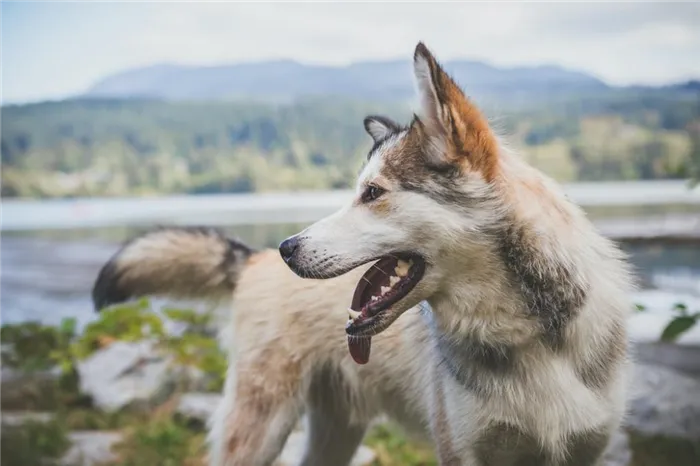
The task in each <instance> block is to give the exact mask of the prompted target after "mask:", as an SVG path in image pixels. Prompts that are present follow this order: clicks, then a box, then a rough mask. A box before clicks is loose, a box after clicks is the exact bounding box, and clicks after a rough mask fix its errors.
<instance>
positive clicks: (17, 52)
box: [3, 2, 700, 100]
mask: <svg viewBox="0 0 700 466" xmlns="http://www.w3.org/2000/svg"><path fill="white" fill-rule="evenodd" d="M8 5H12V7H10V6H8ZM698 25H700V5H699V4H697V3H695V4H690V3H664V4H659V3H656V4H655V3H590V2H589V3H565V2H559V3H523V2H508V3H500V2H491V3H434V4H428V3H376V4H375V3H338V2H331V3H323V4H319V3H294V4H291V3H203V2H200V3H91V4H89V5H88V4H85V3H50V4H48V3H33V4H6V3H5V4H3V94H4V98H5V99H6V100H29V99H37V98H45V97H62V96H65V95H69V94H72V93H78V92H81V91H82V90H83V89H85V88H86V87H88V86H89V85H90V84H92V83H93V82H95V81H96V80H98V79H99V78H101V77H103V76H105V75H107V74H110V73H113V72H116V71H119V70H123V69H125V68H132V67H137V66H145V65H149V64H154V63H163V62H176V63H184V64H203V65H211V64H217V63H230V62H237V61H260V60H267V59H281V58H291V59H295V60H298V61H301V62H305V63H312V64H314V63H315V64H320V63H322V64H335V65H343V64H347V63H350V62H353V61H359V60H377V59H396V58H398V59H404V60H408V59H409V57H410V55H411V53H412V50H413V46H414V45H415V43H416V42H417V41H418V40H424V41H426V43H427V44H428V45H429V46H430V47H431V48H432V49H433V50H434V51H435V52H436V54H437V55H438V56H439V58H440V59H441V60H447V59H454V58H470V59H483V60H487V61H489V62H491V63H494V64H498V65H536V64H543V63H549V64H560V65H563V66H567V67H570V68H574V69H579V70H583V71H587V72H589V73H592V74H594V75H596V76H599V77H601V78H603V79H605V80H607V81H608V82H611V83H614V84H628V83H650V84H658V83H664V82H669V81H676V80H682V79H689V78H692V77H696V78H697V77H698V76H700V60H698V59H697V57H699V56H700V32H699V31H700V27H698Z"/></svg>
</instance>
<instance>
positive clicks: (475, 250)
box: [94, 44, 632, 466]
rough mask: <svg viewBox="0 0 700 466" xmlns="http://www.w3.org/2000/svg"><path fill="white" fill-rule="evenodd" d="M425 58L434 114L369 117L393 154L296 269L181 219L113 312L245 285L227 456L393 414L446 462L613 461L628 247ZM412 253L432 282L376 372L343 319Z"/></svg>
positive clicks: (343, 439)
mask: <svg viewBox="0 0 700 466" xmlns="http://www.w3.org/2000/svg"><path fill="white" fill-rule="evenodd" d="M414 69H415V74H416V80H417V84H418V91H419V95H420V97H421V114H420V115H419V116H416V117H415V118H414V119H413V121H412V122H411V124H410V125H409V126H407V127H403V126H400V125H398V124H397V123H394V122H392V121H391V120H389V119H387V118H383V117H370V118H368V119H367V120H366V121H365V127H366V129H367V131H368V133H369V134H370V135H371V136H372V138H373V140H374V147H373V148H372V150H371V151H370V154H369V156H368V162H367V164H366V166H365V168H364V169H363V171H362V174H361V175H360V178H359V181H358V185H357V197H356V199H355V200H353V202H352V203H351V204H349V205H348V206H346V207H345V208H343V209H341V210H340V211H339V212H338V213H336V214H334V215H332V216H330V217H328V218H326V219H323V220H321V221H319V222H317V223H315V224H313V225H311V226H310V227H309V228H307V229H306V230H304V231H303V232H302V233H300V234H299V235H297V237H296V241H297V247H296V249H295V251H294V254H293V256H292V257H289V258H288V259H289V261H288V264H285V263H284V262H283V261H282V259H281V258H280V256H279V254H278V252H277V251H261V252H256V251H252V250H250V249H248V248H247V247H245V246H243V245H241V244H240V243H237V242H235V241H231V240H228V239H226V238H225V237H224V236H222V235H221V234H219V233H217V232H216V231H214V230H208V229H163V230H157V231H154V232H152V233H149V234H147V235H145V236H142V237H140V238H137V239H135V240H133V241H131V242H130V243H128V244H127V245H126V246H125V247H124V248H123V249H122V250H121V251H120V252H118V253H117V254H116V255H115V256H114V257H113V258H112V259H111V260H110V262H109V263H108V264H107V265H106V266H105V267H104V269H103V270H102V272H101V273H100V276H99V277H98V280H97V283H96V285H95V293H94V298H95V302H96V303H97V305H98V307H102V306H105V305H108V304H111V303H113V302H119V301H123V300H125V299H128V298H130V297H132V296H138V295H144V294H168V295H174V296H179V297H207V296H223V295H226V294H227V293H232V294H233V309H234V312H233V315H232V329H231V330H230V332H232V334H231V336H232V338H231V339H232V340H233V345H232V348H231V351H230V358H231V359H230V366H229V372H228V376H227V381H226V387H225V393H224V394H225V397H224V401H223V404H222V406H221V407H220V409H219V410H218V411H217V413H216V415H215V417H214V419H213V421H212V428H211V434H210V438H211V441H212V443H211V444H212V449H211V462H212V464H213V465H222V464H225V465H256V464H260V465H264V464H270V463H271V462H272V461H273V460H274V458H275V457H276V456H277V455H278V453H279V452H280V450H281V448H282V446H283V445H284V442H285V440H286V438H287V436H288V434H289V433H290V431H291V430H292V428H293V426H294V425H295V424H296V422H297V420H298V419H299V418H300V416H301V415H302V413H306V414H307V415H308V420H309V425H310V430H309V434H310V436H309V443H308V448H307V452H306V456H305V458H304V459H303V461H302V464H304V465H342V464H347V463H348V461H349V460H350V458H351V457H352V455H353V453H354V451H355V449H356V447H357V446H358V444H359V443H360V442H361V439H362V436H363V434H364V432H365V429H366V427H367V425H368V423H369V422H370V421H371V420H372V419H374V418H375V417H376V416H378V415H380V414H386V415H388V416H389V417H390V418H393V419H395V420H396V421H398V422H399V423H400V424H401V425H403V426H404V427H405V428H406V429H407V430H409V431H412V432H416V433H418V434H420V433H426V434H427V435H428V436H429V437H430V438H431V439H432V440H433V442H434V445H435V448H436V452H437V456H438V458H439V460H440V463H441V464H445V465H447V464H449V465H498V466H501V465H503V466H507V465H567V466H574V465H576V466H578V465H594V464H599V462H600V460H601V455H602V452H603V451H604V449H605V447H606V445H607V442H608V438H609V436H610V434H611V432H612V431H613V430H614V429H615V428H616V427H617V426H618V425H619V423H620V420H621V417H622V416H623V412H624V406H625V380H626V367H627V338H626V331H625V319H626V315H627V313H628V312H629V310H630V309H631V305H630V302H629V301H628V296H629V292H630V291H631V290H632V284H631V277H630V275H629V272H628V269H627V265H626V263H625V260H624V257H623V256H622V254H621V253H620V252H619V250H618V249H617V248H616V247H614V246H613V245H612V244H611V243H610V242H609V241H608V240H606V239H604V238H603V237H602V236H600V235H599V234H598V233H597V232H596V231H595V229H594V228H593V226H592V225H591V223H590V222H589V221H588V220H587V219H586V217H585V215H584V214H583V213H582V211H581V210H580V209H578V208H577V207H576V206H575V205H573V204H572V203H570V202H569V201H568V200H567V199H566V197H565V196H564V195H563V194H562V193H561V192H560V190H559V189H558V187H557V186H556V185H555V184H554V183H553V182H552V181H550V180H549V179H548V178H546V177H545V176H543V175H542V174H540V173H539V172H537V171H536V170H535V169H533V168H531V167H529V166H528V165H526V164H525V163H524V162H522V161H521V160H520V159H519V158H517V157H516V156H515V155H514V154H511V153H510V152H509V151H508V150H506V149H505V148H504V147H503V145H502V144H501V143H500V141H499V140H498V139H497V137H496V136H495V135H494V134H493V132H492V130H491V128H490V127H489V125H488V122H487V121H486V119H485V118H484V117H483V116H482V115H481V113H480V112H479V110H478V109H477V108H476V107H475V106H474V104H473V103H472V102H470V101H469V100H468V99H467V98H466V97H465V95H464V94H463V93H462V90H461V89H460V88H459V87H458V86H457V84H456V83H455V82H454V81H453V80H452V79H451V78H450V77H449V76H448V75H447V74H446V73H445V72H444V70H443V69H442V68H441V66H440V65H439V64H438V62H437V61H436V60H435V58H434V57H433V56H432V54H431V53H430V52H429V51H428V49H427V48H426V47H425V46H424V45H422V44H419V45H418V47H417V48H416V52H415V56H414ZM368 186H375V187H377V188H378V190H377V191H375V193H379V195H378V196H374V197H373V198H371V199H368V198H367V196H366V195H365V194H366V190H367V189H368ZM403 251H410V252H413V253H417V254H420V255H421V257H423V258H425V261H426V263H427V268H426V272H425V275H424V276H423V279H422V280H421V281H420V282H419V283H418V285H417V286H416V287H415V288H414V289H413V290H412V291H411V292H410V293H409V294H408V295H407V296H406V297H405V298H403V299H402V300H401V301H399V302H398V303H396V304H395V305H394V306H392V308H391V309H390V310H389V311H387V312H385V313H384V314H383V316H384V317H383V318H382V319H379V320H378V322H377V325H375V326H374V327H373V328H372V329H371V332H372V333H371V334H372V335H373V346H372V355H371V359H370V361H369V363H368V364H366V365H357V364H355V363H354V362H353V361H352V360H351V358H350V357H349V355H348V351H347V344H346V336H345V334H344V331H343V326H344V324H345V321H346V312H345V309H346V308H347V307H348V305H349V303H350V301H351V297H352V294H353V289H354V287H355V285H356V283H357V281H358V280H359V279H360V276H361V274H362V273H363V272H364V271H365V270H366V269H367V267H368V265H366V264H368V262H369V261H370V260H373V259H375V258H378V257H380V256H383V255H386V254H391V253H396V252H403ZM290 268H291V269H293V270H294V272H295V273H296V274H295V273H293V272H292V270H290ZM297 274H298V275H300V276H303V277H315V278H317V279H316V280H312V279H302V278H299V277H298V276H297ZM426 303H427V304H426Z"/></svg>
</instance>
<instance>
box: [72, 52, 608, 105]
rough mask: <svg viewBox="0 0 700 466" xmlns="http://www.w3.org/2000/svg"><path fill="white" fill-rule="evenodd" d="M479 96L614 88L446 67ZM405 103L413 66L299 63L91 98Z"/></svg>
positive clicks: (166, 68)
mask: <svg viewBox="0 0 700 466" xmlns="http://www.w3.org/2000/svg"><path fill="white" fill-rule="evenodd" d="M444 65H445V68H446V69H447V71H448V72H450V73H451V74H452V75H453V77H454V78H455V79H456V80H457V81H458V82H459V84H461V85H463V86H464V87H465V88H466V89H468V91H469V93H470V95H473V96H489V95H499V96H510V95H514V96H517V95H520V94H539V93H553V92H554V93H559V92H572V91H577V92H580V91H584V92H585V91H596V90H602V89H606V88H607V87H608V86H607V85H606V84H605V83H604V82H602V81H601V80H599V79H597V78H595V77H593V76H590V75H588V74H585V73H581V72H577V71H571V70H567V69H564V68H561V67H557V66H537V67H513V68H500V67H495V66H492V65H489V64H487V63H483V62H479V61H467V60H455V61H448V62H445V64H444ZM329 95H333V96H339V97H346V98H353V99H373V100H375V99H380V100H404V99H410V98H412V96H413V95H414V84H413V80H412V72H411V68H410V62H409V61H399V60H396V61H375V62H359V63H355V64H352V65H349V66H344V67H333V66H316V65H304V64H301V63H297V62H295V61H292V60H278V61H267V62H258V63H240V64H234V65H219V66H207V67H204V66H181V65H169V64H166V65H155V66H149V67H144V68H137V69H132V70H127V71H124V72H121V73H117V74H115V75H112V76H108V77H106V78H104V79H102V80H101V81H99V82H98V83H96V84H95V85H94V86H93V87H92V88H90V89H89V90H88V91H87V93H86V95H85V97H92V98H94V97H112V98H158V99H166V100H218V99H243V98H245V99H253V100H265V101H272V102H278V101H288V100H293V99H295V98H298V97H306V96H329Z"/></svg>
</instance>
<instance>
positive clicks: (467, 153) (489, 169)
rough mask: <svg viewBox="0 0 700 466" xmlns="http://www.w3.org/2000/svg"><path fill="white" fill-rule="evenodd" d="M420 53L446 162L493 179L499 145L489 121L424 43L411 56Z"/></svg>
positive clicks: (417, 55) (487, 178)
mask: <svg viewBox="0 0 700 466" xmlns="http://www.w3.org/2000/svg"><path fill="white" fill-rule="evenodd" d="M419 56H421V57H423V58H424V59H425V60H426V61H427V63H428V66H429V68H430V76H431V79H432V83H433V85H434V86H435V92H436V94H437V95H436V98H437V102H435V104H436V105H437V107H438V108H436V109H435V116H436V117H437V118H438V119H439V120H441V121H440V123H441V124H442V126H443V130H444V135H443V137H445V138H446V139H447V142H448V144H447V146H448V152H449V153H448V154H445V156H446V157H447V158H448V161H449V162H452V163H454V164H456V165H458V166H460V167H462V168H466V169H467V170H472V171H478V172H480V173H481V175H482V176H483V177H484V179H485V180H486V181H488V182H490V181H493V180H494V179H495V178H496V175H497V172H498V154H499V148H498V141H497V140H496V138H495V136H494V134H493V132H492V131H491V128H490V126H489V123H488V120H487V119H486V118H485V117H484V115H483V114H482V113H481V111H480V110H479V108H478V107H477V106H476V105H474V103H473V102H471V100H470V99H468V98H467V97H466V95H465V94H464V92H463V91H462V89H461V88H460V87H459V86H458V85H457V83H455V81H454V80H453V79H452V77H450V76H449V75H448V74H447V73H446V72H445V70H444V69H443V68H442V66H441V65H440V64H439V63H438V61H437V60H436V59H435V57H434V56H433V54H432V53H431V52H430V51H429V50H428V48H427V47H426V46H425V45H424V44H423V43H419V44H418V46H417V47H416V52H415V57H414V59H418V57H419Z"/></svg>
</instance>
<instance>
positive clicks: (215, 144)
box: [2, 86, 700, 197]
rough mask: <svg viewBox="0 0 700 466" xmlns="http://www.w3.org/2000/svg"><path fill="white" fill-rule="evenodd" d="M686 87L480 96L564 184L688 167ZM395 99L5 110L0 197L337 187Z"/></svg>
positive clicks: (675, 173) (690, 100) (673, 172)
mask: <svg viewBox="0 0 700 466" xmlns="http://www.w3.org/2000/svg"><path fill="white" fill-rule="evenodd" d="M699 96H700V94H699V93H698V90H697V89H696V88H692V86H687V87H677V88H665V89H604V90H592V91H586V92H585V93H583V92H582V93H568V94H565V95H562V94H558V95H557V97H550V98H547V99H544V98H542V99H531V100H529V101H528V100H527V99H525V100H520V101H518V102H517V103H516V102H509V101H508V100H507V99H504V100H500V101H499V100H497V99H494V100H491V101H489V102H485V103H484V104H485V107H486V110H487V114H488V115H489V116H490V117H492V118H493V121H494V124H495V126H496V127H497V128H498V129H499V131H500V132H501V133H502V134H504V135H505V136H506V138H507V139H508V140H509V141H510V142H511V143H512V145H514V146H516V147H518V148H520V149H522V153H523V155H524V156H525V157H526V158H528V159H529V160H530V161H531V162H532V163H534V164H535V165H536V166H538V167H540V168H541V169H543V170H544V171H545V172H547V173H549V174H551V175H552V176H554V177H555V178H557V179H559V180H562V181H572V180H611V179H649V178H674V177H684V176H687V175H688V174H689V173H688V171H689V167H690V166H691V165H690V161H691V159H692V157H696V158H697V157H700V155H698V153H699V151H700V149H699V147H700V143H699V142H698V138H699V134H700V97H699ZM411 110H412V109H411V108H410V107H409V106H408V105H404V104H398V103H396V104H392V103H388V102H387V101H384V102H382V103H376V102H375V103H365V102H361V101H358V100H345V101H342V100H338V99H331V98H317V99H302V100H297V101H295V102H294V103H288V104H275V105H273V104H263V103H245V102H240V101H237V102H221V101H219V102H165V101H157V100H133V99H132V100H106V99H104V100H100V99H81V100H70V101H63V102H54V103H41V104H32V105H22V106H6V107H3V109H2V194H3V196H23V197H60V196H85V195H97V196H116V195H136V194H155V193H204V192H243V191H271V190H293V189H329V188H346V187H349V186H350V184H351V183H352V182H353V180H354V178H355V176H356V173H357V169H358V168H359V167H360V165H361V163H362V159H363V157H364V155H365V154H366V151H367V150H368V149H369V147H370V139H369V137H368V136H367V135H366V134H365V132H364V130H363V127H362V119H363V117H364V116H365V115H367V114H369V113H384V114H387V115H390V116H392V117H394V118H396V119H399V120H402V121H408V119H409V118H410V115H411Z"/></svg>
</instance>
